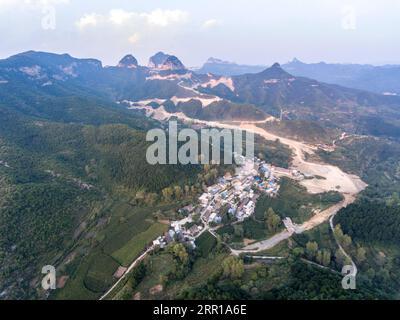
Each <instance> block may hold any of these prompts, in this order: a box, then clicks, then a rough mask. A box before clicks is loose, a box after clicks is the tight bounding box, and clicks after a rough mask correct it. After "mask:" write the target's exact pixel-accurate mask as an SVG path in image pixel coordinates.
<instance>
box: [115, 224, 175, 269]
mask: <svg viewBox="0 0 400 320" xmlns="http://www.w3.org/2000/svg"><path fill="white" fill-rule="evenodd" d="M165 231H167V226H166V225H163V224H161V223H156V224H153V225H151V226H150V228H149V229H147V230H146V231H144V232H142V233H139V234H138V235H137V236H135V237H133V238H132V239H131V240H129V242H127V243H126V244H125V245H124V246H123V247H122V248H120V249H119V250H117V251H115V252H114V253H113V257H114V258H115V259H116V260H117V261H118V262H119V263H120V264H121V265H123V266H128V265H129V264H130V263H131V262H132V261H133V260H135V258H137V257H138V256H139V255H140V253H141V252H142V251H143V249H144V248H145V247H146V245H148V244H149V243H151V242H152V241H153V240H154V239H155V238H157V237H158V236H160V235H162V234H163V233H164V232H165Z"/></svg>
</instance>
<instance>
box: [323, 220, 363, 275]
mask: <svg viewBox="0 0 400 320" xmlns="http://www.w3.org/2000/svg"><path fill="white" fill-rule="evenodd" d="M334 217H335V215H333V216H332V217H331V218H330V219H329V225H330V226H331V230H332V232H333V236H334V238H335V241H336V244H337V245H338V247H339V250H340V251H341V252H342V253H343V255H344V256H345V257H346V258H347V259H349V261H351V265H352V267H353V272H352V273H351V275H352V276H353V277H356V276H357V272H358V270H357V266H356V264H355V263H354V261H353V259H352V258H351V257H350V255H349V254H347V252H346V251H345V250H344V249H343V247H342V245H341V244H340V243H339V241H338V239H336V237H335V233H334V230H335V228H334V226H333V218H334Z"/></svg>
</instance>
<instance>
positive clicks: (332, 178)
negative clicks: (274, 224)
mask: <svg viewBox="0 0 400 320" xmlns="http://www.w3.org/2000/svg"><path fill="white" fill-rule="evenodd" d="M145 109H146V113H147V114H149V115H151V116H152V117H154V118H155V119H158V120H166V119H168V118H170V117H171V116H174V117H177V118H179V119H180V120H183V121H190V122H192V123H199V124H204V125H207V126H210V127H217V128H227V129H241V130H246V131H249V132H252V133H254V134H258V135H260V136H262V137H263V138H264V139H266V140H272V141H275V140H277V139H279V140H280V142H281V143H283V144H285V145H287V146H289V147H290V149H291V150H292V151H293V162H292V164H291V169H296V170H298V171H300V172H302V173H305V174H309V175H313V176H319V177H322V179H321V178H319V179H317V178H314V179H305V180H302V181H301V182H300V184H302V185H303V186H304V187H306V188H307V191H308V192H309V193H323V192H328V191H338V192H340V193H341V194H342V195H343V196H344V200H343V201H341V202H339V203H337V204H335V205H333V206H331V207H329V208H328V209H326V210H324V211H322V212H319V213H317V214H315V215H314V216H313V217H311V218H310V219H309V220H308V221H306V222H304V223H303V224H302V225H298V226H297V227H296V233H302V232H304V231H307V230H311V229H313V228H315V227H316V226H318V225H320V224H322V223H324V222H326V221H328V220H329V219H330V218H331V217H333V216H334V215H335V214H336V213H337V212H338V211H339V210H340V209H342V208H345V207H347V206H348V205H349V204H351V203H352V202H354V201H355V199H356V195H357V194H358V193H360V192H361V191H362V190H364V189H365V188H366V187H367V184H366V183H365V182H363V181H362V180H361V179H360V178H359V177H357V176H355V175H351V174H348V173H345V172H343V171H342V170H341V169H340V168H339V167H336V166H332V165H329V164H324V163H315V162H309V161H306V160H305V154H307V153H308V154H314V153H315V151H316V150H317V148H316V147H315V146H312V145H309V144H305V143H303V142H300V141H295V140H292V139H288V138H284V137H280V136H278V135H275V134H273V133H270V132H268V131H267V130H265V129H264V128H260V127H257V124H259V123H260V122H262V123H267V122H268V121H270V119H266V120H263V121H254V122H250V121H244V122H235V123H232V122H230V123H224V122H218V121H204V120H197V119H191V118H188V117H187V116H185V115H184V114H183V113H174V114H171V113H168V112H166V111H165V109H164V108H162V107H161V108H158V109H157V110H154V109H151V108H150V107H145ZM292 234H293V232H291V231H288V230H284V231H282V232H281V233H278V234H276V235H274V236H273V237H271V238H269V239H266V240H263V241H260V242H257V243H253V244H251V245H248V246H246V247H244V248H243V249H241V250H233V249H232V250H231V251H232V253H233V254H236V255H238V254H239V253H242V252H258V251H263V250H267V249H270V248H272V247H274V246H275V245H277V244H278V243H280V242H281V241H284V240H286V239H288V238H290V237H291V236H292Z"/></svg>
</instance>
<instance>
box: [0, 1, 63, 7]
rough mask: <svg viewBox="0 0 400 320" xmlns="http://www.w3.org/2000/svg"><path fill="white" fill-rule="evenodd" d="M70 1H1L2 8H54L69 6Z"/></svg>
mask: <svg viewBox="0 0 400 320" xmlns="http://www.w3.org/2000/svg"><path fill="white" fill-rule="evenodd" d="M69 3H70V2H69V0H0V7H11V6H22V5H29V6H42V7H43V6H52V5H58V4H69Z"/></svg>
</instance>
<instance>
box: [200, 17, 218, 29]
mask: <svg viewBox="0 0 400 320" xmlns="http://www.w3.org/2000/svg"><path fill="white" fill-rule="evenodd" d="M220 25H221V21H220V20H217V19H209V20H206V21H204V22H203V25H202V27H203V28H205V29H208V28H214V27H218V26H220Z"/></svg>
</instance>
